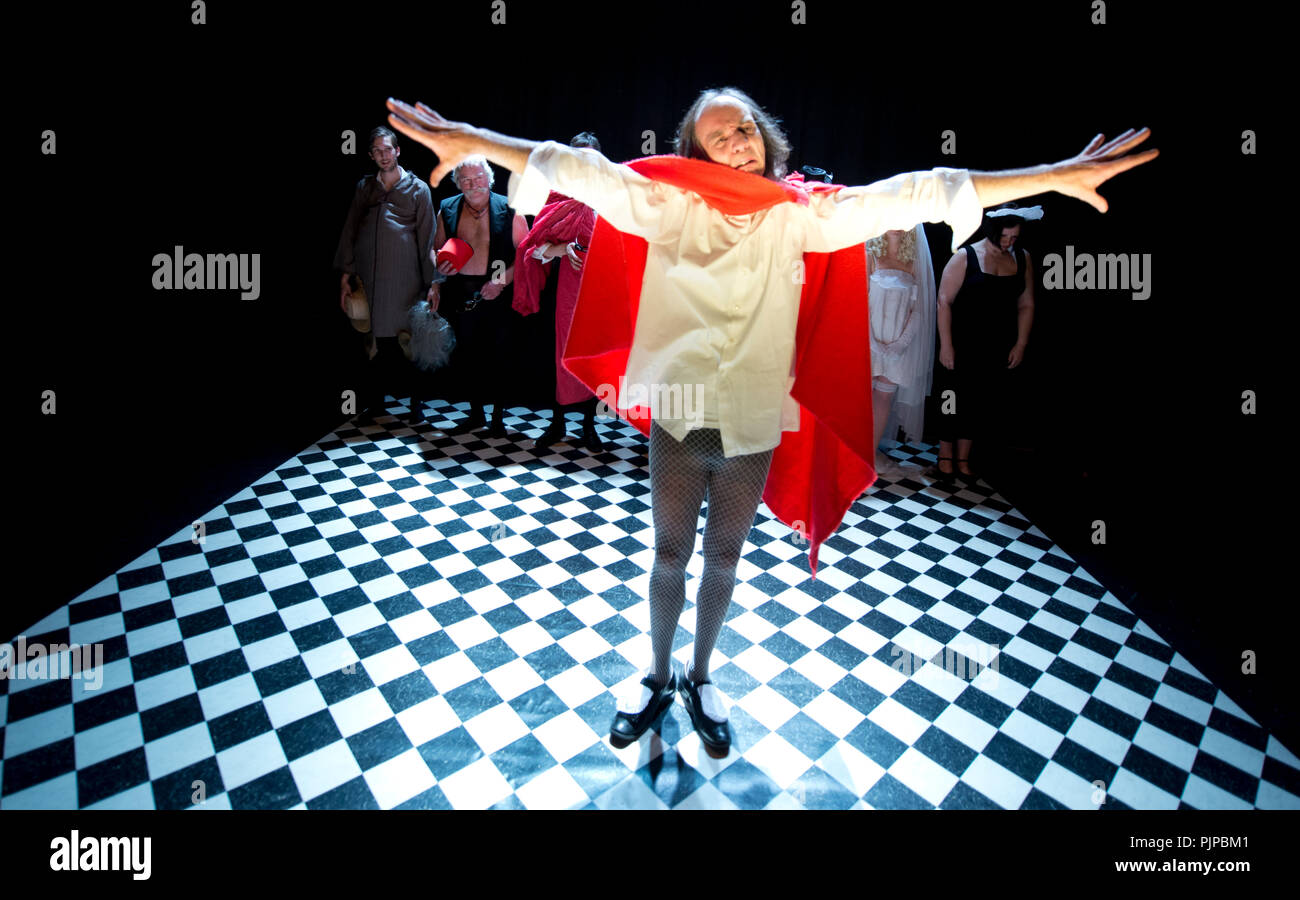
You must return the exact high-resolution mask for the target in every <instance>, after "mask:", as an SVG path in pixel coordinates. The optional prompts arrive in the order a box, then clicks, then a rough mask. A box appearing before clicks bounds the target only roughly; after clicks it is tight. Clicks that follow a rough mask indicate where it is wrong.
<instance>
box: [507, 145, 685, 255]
mask: <svg viewBox="0 0 1300 900" xmlns="http://www.w3.org/2000/svg"><path fill="white" fill-rule="evenodd" d="M552 189H553V190H556V191H559V192H560V193H561V194H565V195H567V196H569V197H572V198H573V199H575V200H577V201H579V202H581V203H585V204H586V205H588V206H590V207H591V208H592V209H594V210H595V211H596V214H597V215H598V216H600V217H601V218H603V219H605V220H606V221H607V222H609V223H610V224H611V225H613V226H614V227H615V228H617V229H618V230H619V231H623V232H626V233H628V234H634V235H636V236H637V237H641V238H645V239H646V240H647V241H651V242H654V241H657V240H660V239H662V238H663V237H664V236H665V235H667V234H669V233H672V232H674V231H676V230H679V229H680V227H681V222H682V218H683V215H684V211H685V208H686V205H687V202H688V201H687V199H686V194H687V192H686V191H683V190H681V189H680V188H675V187H672V186H671V185H666V184H662V183H660V182H657V181H652V180H650V179H649V178H646V177H645V176H644V175H641V174H638V173H637V172H636V171H634V170H633V169H631V168H630V167H628V166H624V165H620V164H618V163H614V162H610V161H609V160H608V159H606V158H605V157H604V156H602V155H601V154H599V153H595V152H592V151H579V150H574V149H573V148H571V147H566V146H564V145H563V144H559V143H556V142H555V141H546V142H544V143H541V144H538V145H537V147H535V148H534V149H533V152H532V153H530V154H529V156H528V165H527V166H526V167H525V168H524V173H523V175H511V176H510V187H509V199H510V205H511V206H512V207H514V209H515V210H516V211H517V212H520V213H523V214H525V215H536V214H537V213H538V212H540V211H541V208H542V206H543V205H544V204H545V202H546V197H547V195H548V193H549V192H550V190H552Z"/></svg>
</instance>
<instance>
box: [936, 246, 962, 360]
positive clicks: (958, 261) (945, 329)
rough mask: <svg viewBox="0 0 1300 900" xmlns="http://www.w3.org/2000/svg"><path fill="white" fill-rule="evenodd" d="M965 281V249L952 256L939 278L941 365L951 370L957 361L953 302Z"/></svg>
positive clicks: (938, 318)
mask: <svg viewBox="0 0 1300 900" xmlns="http://www.w3.org/2000/svg"><path fill="white" fill-rule="evenodd" d="M965 280H966V251H965V250H964V249H963V250H959V251H958V252H957V253H954V254H953V255H952V259H950V260H948V264H947V265H946V266H944V267H943V275H942V276H940V278H939V309H938V312H937V314H936V316H935V324H936V325H937V326H938V329H939V363H940V365H942V366H943V367H944V368H945V369H951V368H952V367H953V366H954V365H956V361H957V360H956V354H955V352H954V349H953V346H952V301H953V298H954V297H956V296H957V292H958V291H959V290H961V283H962V282H963V281H965Z"/></svg>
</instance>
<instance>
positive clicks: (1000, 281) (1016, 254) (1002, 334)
mask: <svg viewBox="0 0 1300 900" xmlns="http://www.w3.org/2000/svg"><path fill="white" fill-rule="evenodd" d="M1042 215H1043V211H1042V208H1041V207H1037V206H1034V207H1030V208H1027V209H1020V208H1018V207H1016V205H1015V204H1013V203H1007V204H1003V205H1002V206H1000V207H998V208H997V209H993V210H989V211H988V212H986V213H985V214H984V229H983V239H982V240H980V241H977V242H975V243H974V244H969V245H967V246H966V247H965V248H963V251H962V252H958V253H956V254H954V255H953V257H952V259H950V260H948V264H947V265H946V266H944V269H943V277H942V279H941V281H940V283H939V315H938V331H939V368H938V370H937V372H936V375H935V394H936V395H937V396H938V402H939V415H938V416H937V417H936V419H935V421H936V423H937V425H936V430H937V432H938V435H939V462H938V465H937V467H936V472H935V474H937V475H938V476H939V477H940V478H947V477H950V476H951V475H952V474H953V473H954V463H955V471H956V472H957V473H958V474H960V475H963V476H974V474H975V473H974V472H973V471H972V470H971V467H970V462H969V460H970V452H971V446H972V444H973V442H974V439H975V438H977V437H981V438H982V437H987V436H989V435H990V434H991V433H992V432H993V430H994V429H995V427H996V422H997V416H996V413H997V410H998V404H997V400H998V398H1000V397H1004V396H1006V395H1007V393H1008V388H1009V387H1010V384H1009V379H1010V378H1011V377H1012V375H1011V373H1012V372H1013V371H1014V370H1015V369H1016V367H1017V366H1019V365H1020V363H1021V361H1022V360H1023V359H1024V355H1025V346H1026V345H1027V344H1028V343H1029V332H1030V329H1031V328H1032V327H1033V322H1034V273H1033V262H1032V260H1031V259H1030V258H1029V254H1028V253H1026V252H1025V251H1024V250H1022V249H1021V248H1020V247H1018V246H1016V242H1017V241H1018V239H1019V238H1020V227H1021V225H1023V224H1024V222H1025V221H1026V220H1031V219H1039V218H1042ZM949 392H951V393H949ZM954 444H956V449H957V456H956V457H955V459H954V457H953V445H954Z"/></svg>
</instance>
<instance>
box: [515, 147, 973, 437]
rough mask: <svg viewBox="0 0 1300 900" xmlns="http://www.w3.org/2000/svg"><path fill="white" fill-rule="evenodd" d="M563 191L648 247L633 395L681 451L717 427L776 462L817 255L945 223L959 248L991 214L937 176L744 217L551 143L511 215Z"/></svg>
mask: <svg viewBox="0 0 1300 900" xmlns="http://www.w3.org/2000/svg"><path fill="white" fill-rule="evenodd" d="M552 189H553V190H556V191H559V192H561V193H563V194H566V195H568V196H570V197H572V198H574V199H575V200H579V201H581V202H583V203H586V204H587V205H588V206H590V207H592V208H593V209H594V210H595V211H596V213H597V215H599V216H601V217H602V218H604V219H605V220H606V221H608V222H609V223H610V224H611V225H613V226H614V227H615V228H617V229H618V230H620V231H623V232H626V233H629V234H633V235H636V236H637V237H640V238H643V239H645V240H646V241H647V243H648V244H649V251H648V253H647V256H646V265H645V276H644V280H643V282H642V288H641V300H640V304H639V306H638V311H637V320H636V330H635V338H634V341H633V346H632V351H631V354H630V356H629V358H628V371H627V376H626V383H625V385H624V389H625V390H627V391H630V392H637V393H639V395H640V396H642V397H645V398H646V399H648V401H649V402H648V403H647V404H646V405H648V406H650V409H651V414H652V416H653V418H654V420H655V421H656V422H658V423H659V425H660V426H661V427H662V428H664V429H665V430H667V431H668V432H669V433H670V434H672V436H673V437H674V438H676V439H677V440H679V441H680V440H682V439H683V438H684V437H685V436H686V434H687V432H688V431H690V430H691V429H692V428H701V427H712V428H717V429H718V430H719V431H720V432H721V437H722V447H723V453H724V455H725V456H728V457H731V456H736V455H739V454H747V453H760V452H763V451H766V450H771V449H773V448H774V447H776V446H777V444H779V443H780V441H781V432H782V431H783V430H785V431H789V430H797V429H798V427H799V421H798V413H799V410H798V404H796V403H795V401H794V400H793V399H792V398H791V397H790V393H789V392H790V388H791V386H792V385H793V384H794V371H793V368H794V350H795V330H796V325H797V322H798V315H799V299H800V295H801V293H802V290H803V280H802V272H803V262H802V260H803V254H804V253H805V252H813V253H830V252H833V251H836V250H841V249H843V248H845V247H851V246H853V245H855V244H862V243H864V242H865V241H866V240H867V239H868V238H872V237H875V236H876V235H879V234H883V233H884V232H886V231H889V230H891V229H895V228H897V229H908V228H912V227H913V226H914V225H916V224H917V223H918V222H940V221H942V222H947V223H948V224H949V225H950V226H951V227H952V229H953V247H954V248H956V247H957V246H960V243H961V241H962V240H964V239H965V238H966V237H967V236H969V235H970V234H971V233H973V232H974V231H975V228H976V227H977V226H978V225H979V223H980V219H981V216H982V215H983V210H982V209H981V207H980V204H979V199H978V195H977V194H976V191H975V186H974V184H973V183H972V182H971V179H970V173H969V172H967V171H966V170H963V169H946V168H938V169H934V170H932V171H929V172H910V173H907V174H903V175H897V176H894V177H893V178H888V179H885V180H883V181H878V182H875V183H874V184H870V185H865V186H861V187H846V188H843V189H842V190H839V191H836V192H834V193H817V194H811V195H810V196H809V203H808V205H807V206H804V205H801V204H797V203H792V202H782V203H778V204H776V205H775V206H772V207H770V208H768V209H765V210H761V211H759V212H756V213H750V214H747V215H739V216H731V215H726V214H724V213H722V212H720V211H718V210H716V209H714V208H712V207H710V206H708V205H707V204H706V203H705V202H704V200H703V199H702V198H701V197H700V196H699V195H698V194H696V193H694V192H692V191H687V190H683V189H681V188H677V187H673V186H671V185H668V184H665V183H662V182H658V181H654V180H652V179H649V178H646V177H645V176H643V175H641V174H639V173H638V172H636V171H634V170H633V169H631V168H630V167H628V166H625V165H621V164H617V163H614V162H611V161H610V160H608V159H606V158H605V157H604V156H602V155H600V154H598V153H593V152H591V151H579V150H575V149H573V148H570V147H567V146H565V145H563V144H559V143H556V142H554V141H548V142H545V143H542V144H539V145H538V146H537V147H536V148H534V150H533V151H532V153H531V154H530V155H529V157H528V165H527V167H526V168H525V170H524V173H523V174H522V175H512V176H511V178H510V204H511V206H513V207H514V208H515V209H516V210H517V211H519V212H520V213H522V214H534V213H536V212H537V211H538V210H540V209H541V207H542V205H543V204H544V203H545V200H546V197H547V195H548V193H549V191H550V190H552ZM864 252H865V251H864ZM864 314H865V310H864ZM868 375H869V373H868ZM634 399H635V397H634Z"/></svg>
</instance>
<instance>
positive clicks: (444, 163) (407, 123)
mask: <svg viewBox="0 0 1300 900" xmlns="http://www.w3.org/2000/svg"><path fill="white" fill-rule="evenodd" d="M388 110H389V116H388V122H389V124H391V125H392V126H393V128H395V129H397V130H398V131H400V132H401V133H402V134H404V135H406V136H407V137H409V138H411V139H412V140H415V141H418V142H419V143H421V144H423V145H424V146H426V147H428V148H429V149H430V150H432V151H433V152H434V153H436V154H437V155H438V167H437V168H436V169H434V170H433V174H432V175H430V176H429V183H430V184H432V185H434V186H435V187H436V186H437V185H438V184H439V182H441V181H442V179H443V178H444V177H445V176H446V175H447V173H448V172H450V171H451V170H452V169H454V168H455V167H456V164H457V163H458V162H460V161H461V160H462V159H464V158H465V157H467V156H471V155H473V154H475V153H478V154H482V155H483V156H486V157H487V158H488V159H489V160H490V161H492V162H494V163H496V164H497V165H499V166H503V167H504V168H507V169H509V170H510V171H511V172H514V173H515V174H518V175H522V174H523V172H524V169H525V168H526V167H527V166H528V156H529V154H531V153H532V152H533V148H534V147H536V146H537V144H538V143H539V142H538V141H529V140H525V139H523V138H514V137H509V136H507V135H504V134H498V133H497V132H495V131H488V130H487V129H486V128H475V127H474V126H473V125H469V124H467V123H465V122H451V121H448V120H447V119H444V118H443V117H442V116H440V115H438V114H437V113H436V112H434V111H433V110H432V109H430V108H429V107H427V106H425V105H424V104H423V103H417V104H415V106H411V105H410V104H408V103H403V102H401V101H400V100H394V99H392V98H391V97H390V98H389V100H388Z"/></svg>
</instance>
